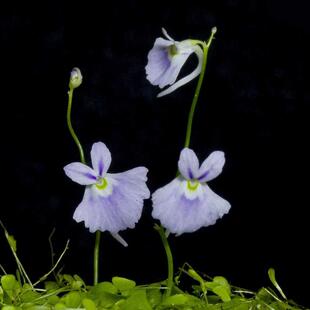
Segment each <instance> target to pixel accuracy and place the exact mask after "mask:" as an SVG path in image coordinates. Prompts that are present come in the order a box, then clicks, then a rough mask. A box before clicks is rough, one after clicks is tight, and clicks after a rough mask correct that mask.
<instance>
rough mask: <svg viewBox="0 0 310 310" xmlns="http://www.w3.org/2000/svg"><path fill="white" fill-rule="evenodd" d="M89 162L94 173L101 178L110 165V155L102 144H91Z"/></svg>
mask: <svg viewBox="0 0 310 310" xmlns="http://www.w3.org/2000/svg"><path fill="white" fill-rule="evenodd" d="M90 156H91V162H92V165H93V168H94V170H95V171H96V173H97V174H98V175H99V176H101V177H103V176H104V175H105V173H106V172H107V170H108V169H109V167H110V164H111V160H112V158H111V153H110V151H109V149H108V148H107V147H106V145H105V144H104V143H103V142H96V143H94V144H93V146H92V149H91V152H90Z"/></svg>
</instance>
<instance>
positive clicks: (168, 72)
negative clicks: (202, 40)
mask: <svg viewBox="0 0 310 310" xmlns="http://www.w3.org/2000/svg"><path fill="white" fill-rule="evenodd" d="M162 31H163V34H164V36H165V37H166V38H167V39H163V38H157V39H156V40H155V43H154V46H153V48H152V49H151V50H150V52H149V54H148V63H147V65H146V67H145V71H146V78H147V79H148V80H149V81H150V82H151V84H153V85H158V86H159V87H160V88H163V87H165V86H168V85H171V86H170V87H168V88H167V89H165V90H164V91H162V92H160V93H159V94H158V95H157V97H162V96H165V95H167V94H170V93H171V92H173V91H174V90H176V89H177V88H179V87H181V86H183V85H184V84H186V83H188V82H189V81H191V80H192V79H194V78H195V77H196V76H198V75H199V74H200V72H201V68H202V59H203V51H202V49H201V48H200V46H199V45H197V41H194V40H184V41H181V42H178V41H175V40H173V39H172V38H171V37H170V36H169V35H168V33H167V32H166V30H165V29H162ZM192 53H195V54H196V55H197V57H198V65H197V67H196V69H195V70H194V71H193V72H191V73H190V74H188V75H187V76H185V77H183V78H182V79H180V80H178V81H177V82H176V79H177V77H178V75H179V73H180V71H181V69H182V66H183V65H184V63H185V62H186V60H187V59H188V57H189V56H190V55H191V54H192Z"/></svg>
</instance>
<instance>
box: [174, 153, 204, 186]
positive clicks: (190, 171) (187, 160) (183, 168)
mask: <svg viewBox="0 0 310 310" xmlns="http://www.w3.org/2000/svg"><path fill="white" fill-rule="evenodd" d="M178 167H179V171H180V173H181V174H182V176H183V177H184V178H186V179H189V180H191V179H195V178H196V177H197V175H198V171H199V161H198V158H197V156H196V154H195V152H194V151H193V150H191V149H189V148H184V149H183V150H182V151H181V154H180V159H179V162H178Z"/></svg>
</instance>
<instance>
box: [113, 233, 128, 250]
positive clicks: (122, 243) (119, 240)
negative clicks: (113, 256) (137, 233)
mask: <svg viewBox="0 0 310 310" xmlns="http://www.w3.org/2000/svg"><path fill="white" fill-rule="evenodd" d="M111 236H112V237H113V238H114V239H115V240H117V241H118V242H119V243H120V244H121V245H123V246H124V247H128V243H127V242H126V241H125V240H124V239H123V238H122V237H121V236H120V234H112V233H111Z"/></svg>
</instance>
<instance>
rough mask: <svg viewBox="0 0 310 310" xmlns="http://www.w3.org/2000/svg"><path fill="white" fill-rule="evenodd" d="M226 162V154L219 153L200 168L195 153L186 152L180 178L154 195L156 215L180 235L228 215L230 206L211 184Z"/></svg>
mask: <svg viewBox="0 0 310 310" xmlns="http://www.w3.org/2000/svg"><path fill="white" fill-rule="evenodd" d="M224 163H225V157H224V153H223V152H221V151H215V152H213V153H211V154H210V155H209V157H207V159H206V160H205V161H204V162H203V163H202V164H201V166H199V161H198V158H197V156H196V154H195V153H194V151H193V150H191V149H189V148H185V149H183V150H182V152H181V154H180V159H179V162H178V167H179V172H180V175H179V176H178V177H176V178H175V179H174V180H173V181H172V182H170V183H169V184H167V185H166V186H164V187H162V188H160V189H158V190H157V191H156V192H155V193H153V195H152V201H153V212H152V216H153V217H154V218H155V219H158V220H160V222H161V224H162V225H163V226H164V227H165V228H166V229H167V230H168V232H171V233H175V234H177V235H181V234H183V233H185V232H194V231H196V230H198V229H199V228H201V227H203V226H209V225H213V224H215V222H216V221H217V219H219V218H221V217H222V216H223V215H224V214H226V213H228V211H229V209H230V204H229V202H228V201H226V200H225V199H223V198H221V197H220V196H218V195H217V194H215V193H214V192H213V191H212V190H211V189H210V187H209V186H208V185H207V182H209V181H211V180H212V179H214V178H216V177H217V176H218V175H219V174H220V173H221V172H222V169H223V166H224Z"/></svg>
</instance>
